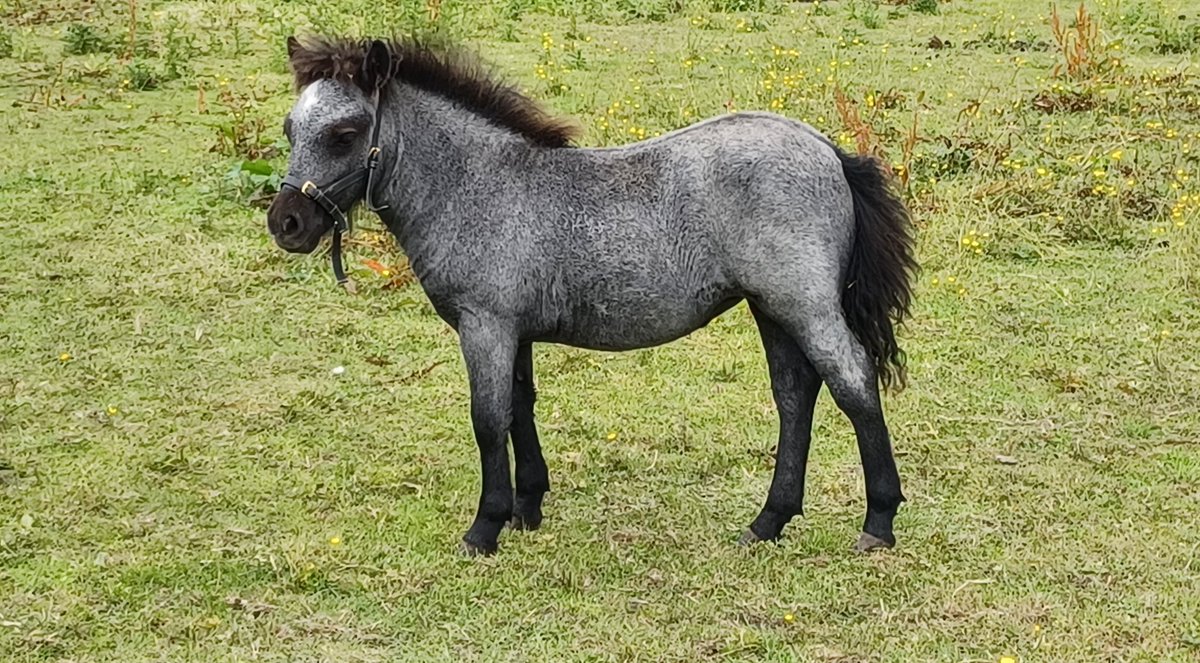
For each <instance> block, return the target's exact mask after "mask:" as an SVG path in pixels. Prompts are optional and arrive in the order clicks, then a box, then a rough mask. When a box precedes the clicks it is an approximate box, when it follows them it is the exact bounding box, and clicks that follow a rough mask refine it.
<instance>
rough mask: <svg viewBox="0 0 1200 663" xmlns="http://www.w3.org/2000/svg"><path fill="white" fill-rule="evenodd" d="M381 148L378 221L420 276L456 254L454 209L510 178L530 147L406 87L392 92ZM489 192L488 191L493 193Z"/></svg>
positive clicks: (434, 97)
mask: <svg viewBox="0 0 1200 663" xmlns="http://www.w3.org/2000/svg"><path fill="white" fill-rule="evenodd" d="M385 103H386V104H388V105H390V106H391V108H390V109H385V110H386V111H387V112H386V113H385V117H386V118H387V119H386V121H385V124H384V125H383V132H384V135H385V136H387V137H386V138H381V139H380V140H381V142H382V143H383V146H384V151H385V154H386V156H385V159H386V161H385V163H384V168H383V171H382V173H381V174H382V175H383V179H384V180H385V182H386V183H385V184H383V185H382V186H381V190H380V194H381V195H379V198H380V199H381V200H382V201H383V203H384V204H386V205H388V209H386V210H384V211H382V212H381V213H380V218H382V219H383V221H384V223H385V224H386V225H387V226H388V228H389V229H390V230H391V231H392V233H393V234H394V235H395V236H396V239H397V240H398V241H399V242H400V246H401V247H402V248H403V249H404V252H405V254H406V255H407V256H408V258H409V260H410V261H411V262H412V264H413V267H414V269H415V270H417V275H418V276H421V275H422V274H421V272H422V270H423V269H425V270H427V269H431V268H432V267H433V266H434V263H436V262H438V261H439V260H440V257H439V254H440V253H446V252H453V251H454V246H453V244H454V241H453V240H454V237H455V236H457V234H458V229H459V223H460V220H459V219H458V218H455V215H454V209H455V207H456V206H461V205H462V204H463V203H464V202H465V199H467V198H470V197H471V196H472V191H473V190H475V189H477V188H478V187H477V186H476V185H477V184H478V183H480V182H483V181H487V180H493V179H494V178H496V177H497V176H498V173H501V172H505V171H511V170H512V164H513V163H514V159H518V158H519V157H520V155H521V154H522V153H523V152H525V151H528V150H529V149H531V148H530V146H529V145H528V143H527V142H526V141H525V139H524V138H522V137H521V136H519V135H517V134H515V133H513V132H511V131H509V130H507V129H504V128H501V127H497V126H494V125H492V124H491V123H489V122H488V121H487V120H485V119H484V118H482V117H480V116H478V115H476V114H475V113H473V112H471V111H469V110H466V109H464V108H462V107H460V106H458V105H457V104H455V103H453V102H451V101H449V100H447V99H444V98H443V97H440V96H438V95H435V94H431V93H428V92H424V91H422V90H419V89H417V88H415V87H412V86H410V85H405V84H399V83H397V84H393V85H392V87H391V88H390V89H389V90H388V94H387V96H386V101H385ZM489 188H490V187H489Z"/></svg>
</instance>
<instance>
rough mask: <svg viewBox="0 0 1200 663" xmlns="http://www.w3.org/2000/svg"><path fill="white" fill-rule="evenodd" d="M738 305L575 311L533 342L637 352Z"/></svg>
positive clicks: (681, 334)
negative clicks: (566, 319) (554, 328)
mask: <svg viewBox="0 0 1200 663" xmlns="http://www.w3.org/2000/svg"><path fill="white" fill-rule="evenodd" d="M739 301H741V297H730V298H726V299H722V300H721V301H718V302H716V303H713V304H709V305H705V306H697V305H696V303H693V304H692V305H691V306H654V305H653V304H652V303H650V302H646V303H644V304H642V305H640V306H633V307H627V306H623V307H619V308H617V309H616V310H613V309H612V308H610V307H597V308H592V309H590V310H582V311H576V314H575V315H573V316H572V317H571V319H570V320H568V321H563V322H562V323H561V324H560V325H559V327H558V328H557V329H556V330H554V331H553V332H551V333H549V334H547V335H546V336H545V337H544V338H539V339H535V340H539V341H546V342H550V343H561V344H563V345H570V346H573V347H577V348H586V349H589V350H607V351H620V350H636V349H638V348H649V347H653V346H656V345H662V344H664V343H669V342H671V341H674V340H676V339H679V338H682V337H684V336H687V335H688V334H690V333H692V332H694V331H696V330H697V329H700V328H701V327H704V326H705V325H707V324H708V323H709V322H711V321H712V319H713V318H715V317H717V316H718V315H720V314H721V313H724V312H725V311H727V310H728V309H730V308H731V307H733V306H734V305H735V304H737V303H738V302H739Z"/></svg>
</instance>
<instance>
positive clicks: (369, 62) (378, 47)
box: [358, 39, 392, 93]
mask: <svg viewBox="0 0 1200 663" xmlns="http://www.w3.org/2000/svg"><path fill="white" fill-rule="evenodd" d="M391 77H392V50H391V49H390V48H388V45H387V44H385V43H383V42H382V41H380V40H378V39H375V40H373V41H372V42H371V45H370V46H368V47H367V55H366V56H365V57H364V58H363V62H362V72H360V74H359V77H358V84H359V86H361V87H362V89H363V91H364V92H367V93H372V92H374V91H376V90H378V89H379V88H381V87H383V86H384V85H386V84H387V82H388V80H389V79H391Z"/></svg>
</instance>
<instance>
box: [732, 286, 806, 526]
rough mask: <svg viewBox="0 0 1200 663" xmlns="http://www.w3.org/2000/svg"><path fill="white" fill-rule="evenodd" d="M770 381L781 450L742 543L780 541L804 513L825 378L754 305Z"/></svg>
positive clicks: (785, 334)
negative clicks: (815, 419) (811, 447)
mask: <svg viewBox="0 0 1200 663" xmlns="http://www.w3.org/2000/svg"><path fill="white" fill-rule="evenodd" d="M750 311H751V312H752V313H753V314H754V320H755V322H757V323H758V331H759V334H760V335H761V336H762V343H763V350H764V351H765V352H766V354H767V368H768V369H769V371H770V375H771V392H772V394H773V395H774V397H775V407H776V409H777V410H778V411H779V444H778V446H777V447H776V452H775V474H774V477H773V478H772V479H771V489H770V491H769V492H768V493H767V502H766V504H765V505H763V508H762V511H761V512H759V514H758V517H757V518H755V519H754V522H753V523H751V525H750V528H749V529H748V530H746V532H745V534H743V535H742V543H743V544H745V543H753V542H754V541H770V540H774V539H777V538H779V535H780V533H781V532H782V531H783V527H784V525H786V524H787V523H788V521H790V520H791V519H792V517H793V516H798V515H801V514H803V513H804V472H805V467H806V466H807V464H808V447H809V443H810V442H811V441H812V418H813V406H814V405H815V404H816V401H817V394H818V393H820V391H821V378H820V376H818V375H817V371H816V369H814V368H813V366H812V364H810V363H809V361H808V359H807V358H805V356H804V353H803V352H801V351H800V346H798V345H797V344H796V342H795V341H794V340H792V337H791V336H790V335H789V334H788V333H787V332H786V331H784V329H783V328H782V327H780V326H779V324H778V323H776V322H775V321H774V320H772V319H771V318H770V316H768V315H767V314H766V313H764V312H763V311H762V309H760V308H758V307H757V306H756V305H754V304H751V305H750Z"/></svg>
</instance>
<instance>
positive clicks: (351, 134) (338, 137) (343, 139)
mask: <svg viewBox="0 0 1200 663" xmlns="http://www.w3.org/2000/svg"><path fill="white" fill-rule="evenodd" d="M357 136H358V132H357V131H355V130H354V129H342V130H341V131H338V132H336V133H334V134H333V144H334V145H337V146H338V147H349V146H351V145H353V144H354V139H355V138H356V137H357Z"/></svg>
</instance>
